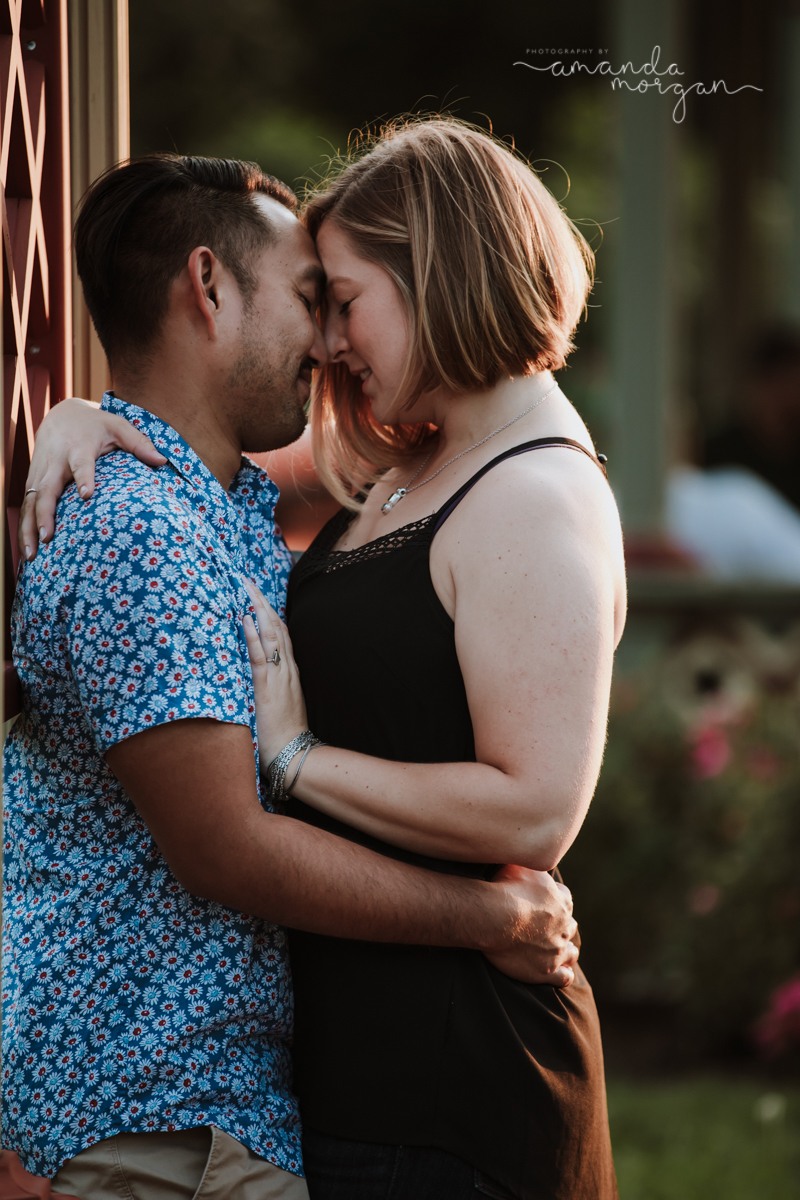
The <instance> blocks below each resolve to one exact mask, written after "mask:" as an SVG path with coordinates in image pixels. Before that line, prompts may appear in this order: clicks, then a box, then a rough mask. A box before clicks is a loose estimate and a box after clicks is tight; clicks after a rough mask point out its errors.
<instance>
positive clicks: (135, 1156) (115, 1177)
mask: <svg viewBox="0 0 800 1200" xmlns="http://www.w3.org/2000/svg"><path fill="white" fill-rule="evenodd" d="M52 1187H53V1191H55V1192H68V1193H70V1194H71V1195H73V1196H78V1197H80V1200H308V1189H307V1187H306V1183H305V1180H304V1179H299V1178H298V1176H297V1175H292V1174H291V1173H290V1172H289V1171H282V1170H281V1169H280V1167H276V1166H273V1164H272V1163H270V1162H267V1161H266V1159H264V1158H259V1156H258V1155H257V1154H254V1153H253V1152H252V1150H249V1149H248V1148H247V1146H243V1145H242V1144H241V1142H237V1141H236V1139H235V1138H232V1137H231V1136H230V1135H229V1134H227V1133H223V1132H222V1130H221V1129H217V1128H215V1127H214V1126H213V1125H205V1126H202V1127H200V1128H197V1129H183V1130H179V1131H177V1132H175V1133H118V1134H116V1136H115V1137H110V1138H105V1139H104V1140H103V1141H102V1142H97V1143H96V1144H95V1145H94V1146H89V1148H88V1149H86V1150H82V1151H81V1152H80V1154H76V1155H75V1157H74V1158H71V1159H70V1160H69V1162H66V1163H65V1164H64V1166H63V1167H62V1168H61V1170H60V1171H59V1172H58V1174H57V1175H56V1177H55V1179H53V1181H52Z"/></svg>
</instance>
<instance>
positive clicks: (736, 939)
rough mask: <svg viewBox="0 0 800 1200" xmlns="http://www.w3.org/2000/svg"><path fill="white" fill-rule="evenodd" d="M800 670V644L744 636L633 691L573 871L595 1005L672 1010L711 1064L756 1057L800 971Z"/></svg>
mask: <svg viewBox="0 0 800 1200" xmlns="http://www.w3.org/2000/svg"><path fill="white" fill-rule="evenodd" d="M798 669H800V663H798V647H797V638H796V635H792V634H790V635H787V636H786V637H785V638H781V639H778V638H771V637H769V636H768V635H767V634H766V633H764V631H763V630H761V629H759V628H758V626H757V625H756V624H755V623H751V624H748V623H747V622H741V623H740V624H739V625H738V626H737V627H736V628H735V629H732V630H731V631H729V634H728V636H721V635H719V634H717V633H708V632H702V631H701V632H697V633H695V634H692V635H691V636H689V637H688V638H687V639H686V640H685V641H683V642H682V643H680V644H677V645H676V644H671V645H669V646H668V647H667V648H666V649H665V650H664V651H663V653H662V655H661V656H660V658H655V659H651V660H650V661H648V662H647V664H646V665H645V666H643V667H642V668H640V669H639V670H638V671H632V672H630V673H628V674H623V675H621V677H620V678H619V679H618V680H617V682H616V684H615V689H614V695H613V700H612V714H611V719H610V725H609V734H608V744H607V749H606V755H605V761H604V764H603V769H602V772H601V775H600V782H599V785H598V788H597V794H596V796H595V799H594V801H593V803H592V806H591V808H590V811H589V816H588V818H587V820H586V823H585V825H584V828H583V829H582V831H581V833H580V835H579V837H578V839H577V841H576V843H575V845H574V846H573V848H572V849H571V850H570V851H569V853H568V854H567V856H566V858H565V860H564V863H563V867H562V870H563V874H564V878H565V881H566V882H567V883H568V885H569V886H570V888H571V889H572V891H573V893H574V896H575V908H576V914H577V916H578V920H579V922H580V924H581V928H582V934H583V949H582V961H583V963H584V966H585V968H586V972H587V975H588V976H589V978H590V980H591V982H592V985H593V986H594V988H595V990H596V992H597V994H598V997H599V998H600V999H601V1000H603V999H605V1000H611V1001H615V1002H620V1001H622V1002H627V1003H642V1002H646V1003H656V1004H660V1005H667V1006H672V1007H673V1009H674V1010H675V1012H676V1015H677V1016H678V1019H679V1024H680V1026H681V1028H682V1029H683V1030H684V1032H685V1034H687V1035H691V1034H692V1033H693V1034H694V1042H693V1044H694V1045H695V1046H701V1047H704V1048H705V1049H725V1048H726V1047H728V1046H732V1045H735V1044H736V1043H739V1044H741V1043H742V1042H744V1043H745V1044H749V1041H750V1037H751V1032H752V1028H753V1023H754V1021H755V1019H756V1018H757V1017H758V1016H759V1014H760V1013H762V1012H763V1010H764V1009H765V1007H766V1005H767V1002H768V999H769V995H770V993H771V991H772V990H773V989H774V988H775V987H776V986H778V985H779V984H781V983H783V982H784V981H785V980H787V979H788V978H790V977H791V976H792V975H793V974H794V973H796V972H797V970H798V967H800V920H799V918H800V877H798V869H797V864H798V861H800V742H798V738H797V729H798V721H800V687H799V686H798ZM690 1044H692V1039H691V1038H689V1040H688V1041H687V1042H686V1045H687V1046H688V1045H690Z"/></svg>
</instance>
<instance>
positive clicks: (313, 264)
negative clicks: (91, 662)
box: [254, 193, 325, 287]
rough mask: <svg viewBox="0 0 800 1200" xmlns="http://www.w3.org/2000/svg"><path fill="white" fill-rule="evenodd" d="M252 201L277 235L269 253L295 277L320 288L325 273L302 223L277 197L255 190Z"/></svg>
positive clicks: (322, 285) (323, 284)
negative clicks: (285, 263) (274, 254)
mask: <svg viewBox="0 0 800 1200" xmlns="http://www.w3.org/2000/svg"><path fill="white" fill-rule="evenodd" d="M254 200H255V202H256V204H257V205H258V206H259V208H261V209H262V210H263V212H264V216H265V217H266V218H267V220H268V221H269V223H270V225H271V226H272V228H273V229H274V231H275V233H276V235H277V237H276V242H275V244H274V245H273V246H272V247H271V249H272V250H273V252H277V253H278V254H280V256H281V258H283V259H284V260H285V261H286V262H287V265H288V266H289V267H290V269H291V270H292V271H293V272H296V274H297V276H298V278H299V279H301V280H311V281H312V282H314V283H317V284H319V286H320V287H324V286H325V273H324V271H323V270H322V263H321V262H320V260H319V256H318V255H317V251H316V247H315V246H314V242H313V239H312V237H311V235H310V234H309V232H308V230H307V229H306V228H305V226H304V225H302V224H301V223H300V221H298V219H297V217H296V216H295V215H294V213H293V212H290V211H289V209H288V208H286V206H285V205H283V204H281V203H280V201H279V200H273V199H272V197H271V196H264V195H261V194H258V193H257V194H256V195H255V196H254Z"/></svg>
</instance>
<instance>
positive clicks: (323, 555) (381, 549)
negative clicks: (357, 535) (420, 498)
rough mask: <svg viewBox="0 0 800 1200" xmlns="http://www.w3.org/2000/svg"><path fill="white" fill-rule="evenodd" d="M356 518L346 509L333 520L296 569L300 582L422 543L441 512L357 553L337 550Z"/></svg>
mask: <svg viewBox="0 0 800 1200" xmlns="http://www.w3.org/2000/svg"><path fill="white" fill-rule="evenodd" d="M354 515H355V514H353V513H350V512H349V511H347V510H346V509H342V511H341V512H340V513H337V514H336V516H335V517H333V518H332V520H331V524H330V527H329V529H328V532H327V535H326V536H325V537H324V538H322V539H318V540H317V541H316V542H315V543H312V544H311V545H310V546H309V548H308V550H306V552H305V554H304V555H303V556H302V558H301V559H300V561H299V563H298V564H297V566H296V567H295V571H296V572H297V576H298V579H304V578H305V577H306V575H311V574H314V575H318V574H326V575H327V574H328V573H329V572H330V571H336V570H338V569H339V568H340V567H350V566H353V564H355V563H360V562H369V560H370V559H373V558H381V557H382V556H383V555H384V554H392V553H393V552H394V551H395V550H399V549H400V548H401V547H402V546H408V545H411V544H412V543H413V542H421V541H423V540H424V539H425V537H426V535H429V533H430V531H431V529H432V526H433V523H434V521H435V520H436V517H437V516H438V513H431V514H430V516H427V517H422V519H421V520H419V521H412V522H411V523H410V524H408V525H401V526H400V528H399V529H393V530H392V531H391V533H384V534H381V536H380V537H377V538H373V540H372V541H371V542H365V543H364V545H363V546H356V547H355V548H354V549H353V550H333V549H332V547H333V545H334V544H335V543H336V542H338V541H339V538H340V537H342V535H343V534H344V532H345V530H346V529H347V527H348V525H349V524H350V522H351V521H352V519H353V516H354Z"/></svg>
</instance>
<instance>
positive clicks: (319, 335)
mask: <svg viewBox="0 0 800 1200" xmlns="http://www.w3.org/2000/svg"><path fill="white" fill-rule="evenodd" d="M329 357H330V355H329V354H328V346H327V344H326V342H325V336H324V334H323V332H322V330H321V329H320V328H319V326H317V332H316V334H315V335H314V344H313V346H312V347H311V353H310V354H309V358H310V359H311V361H312V362H313V364H314V366H315V367H324V366H325V365H326V364H327V362H328V359H329Z"/></svg>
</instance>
